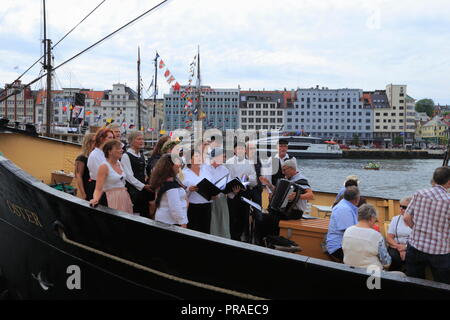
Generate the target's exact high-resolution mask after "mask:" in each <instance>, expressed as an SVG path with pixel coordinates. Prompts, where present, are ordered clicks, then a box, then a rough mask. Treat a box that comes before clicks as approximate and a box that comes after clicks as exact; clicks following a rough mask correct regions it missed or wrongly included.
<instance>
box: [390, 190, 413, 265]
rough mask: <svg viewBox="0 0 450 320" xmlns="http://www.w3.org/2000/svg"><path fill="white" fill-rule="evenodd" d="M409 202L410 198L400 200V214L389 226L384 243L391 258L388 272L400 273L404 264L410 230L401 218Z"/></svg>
mask: <svg viewBox="0 0 450 320" xmlns="http://www.w3.org/2000/svg"><path fill="white" fill-rule="evenodd" d="M410 201H411V197H407V198H403V199H402V200H400V214H399V215H397V216H395V217H393V218H392V221H391V223H390V224H389V229H388V232H387V235H386V242H387V243H388V246H389V247H388V252H389V255H390V256H391V258H392V264H391V266H390V268H389V270H390V271H402V269H403V267H404V264H405V257H406V244H407V242H408V238H409V235H410V234H411V231H412V229H411V228H410V227H408V226H407V225H406V223H405V220H403V217H404V213H405V210H406V208H407V207H408V204H409V202H410Z"/></svg>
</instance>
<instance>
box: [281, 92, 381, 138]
mask: <svg viewBox="0 0 450 320" xmlns="http://www.w3.org/2000/svg"><path fill="white" fill-rule="evenodd" d="M362 98H363V91H362V90H361V89H347V88H346V89H329V88H325V87H322V88H319V86H316V87H315V88H310V89H297V101H296V102H295V103H294V104H293V108H288V109H286V116H285V125H286V126H285V129H286V130H287V131H296V132H298V133H301V134H305V135H310V136H314V137H320V138H326V139H334V140H342V141H345V142H348V143H350V142H351V140H353V139H355V138H356V139H358V141H360V142H371V141H372V139H373V115H372V109H371V107H370V106H367V105H364V103H363V99H362Z"/></svg>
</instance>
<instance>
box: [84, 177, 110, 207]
mask: <svg viewBox="0 0 450 320" xmlns="http://www.w3.org/2000/svg"><path fill="white" fill-rule="evenodd" d="M95 184H96V181H95V180H90V179H89V181H88V183H87V188H86V190H85V192H86V196H87V197H86V200H88V201H89V200H91V199H92V198H93V197H94V191H95ZM98 203H99V204H101V205H102V206H105V207H107V206H108V200H107V199H106V193H104V192H103V194H102V197H101V198H100V200H99V202H98Z"/></svg>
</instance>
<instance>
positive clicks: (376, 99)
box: [372, 84, 416, 145]
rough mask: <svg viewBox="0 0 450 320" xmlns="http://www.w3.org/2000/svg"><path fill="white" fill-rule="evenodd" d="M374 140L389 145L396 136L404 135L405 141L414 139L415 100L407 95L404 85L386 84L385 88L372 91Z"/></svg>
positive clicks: (409, 141) (410, 141)
mask: <svg viewBox="0 0 450 320" xmlns="http://www.w3.org/2000/svg"><path fill="white" fill-rule="evenodd" d="M372 100H373V105H374V122H375V124H374V140H375V141H376V142H377V143H381V144H385V145H389V144H392V143H393V142H394V139H396V137H404V142H405V143H412V142H413V141H414V134H415V131H416V126H415V117H416V113H415V107H414V106H415V100H414V99H413V98H412V97H410V96H408V95H407V86H406V85H393V84H389V85H387V86H386V90H377V91H375V92H373V97H372Z"/></svg>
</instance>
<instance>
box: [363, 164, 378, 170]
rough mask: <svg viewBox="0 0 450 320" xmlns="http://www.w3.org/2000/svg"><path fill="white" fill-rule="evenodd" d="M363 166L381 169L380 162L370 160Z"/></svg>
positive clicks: (368, 168) (367, 168) (369, 168)
mask: <svg viewBox="0 0 450 320" xmlns="http://www.w3.org/2000/svg"><path fill="white" fill-rule="evenodd" d="M363 168H364V169H366V170H380V168H381V166H380V165H379V164H378V163H375V162H369V163H368V164H367V165H365V166H364V167H363Z"/></svg>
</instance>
